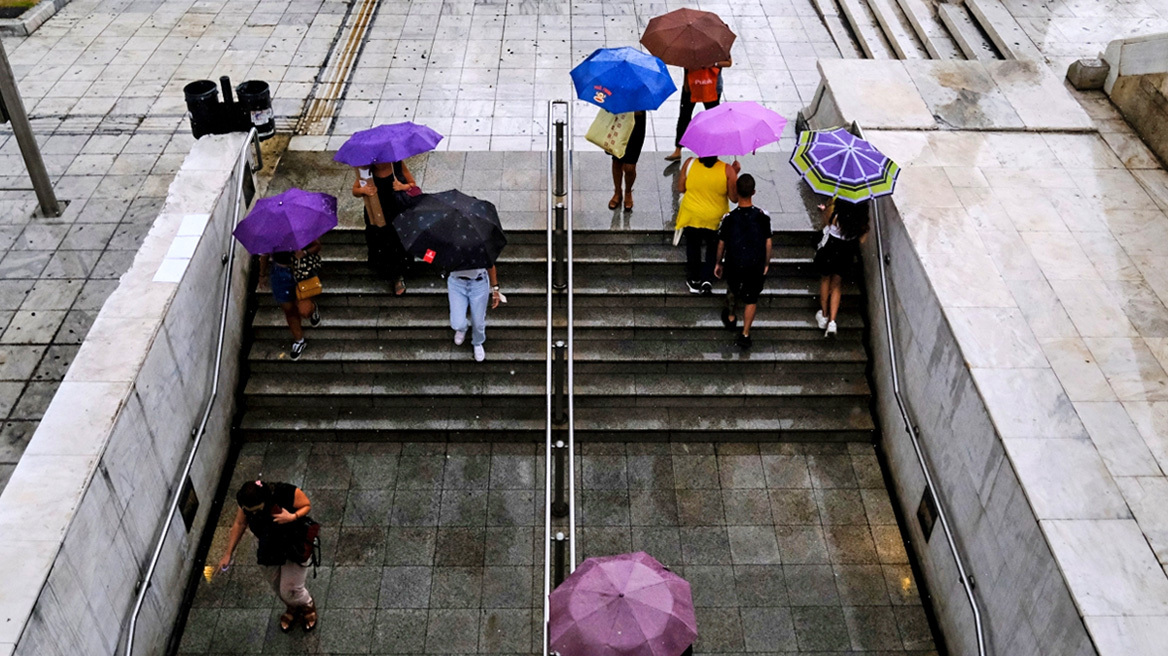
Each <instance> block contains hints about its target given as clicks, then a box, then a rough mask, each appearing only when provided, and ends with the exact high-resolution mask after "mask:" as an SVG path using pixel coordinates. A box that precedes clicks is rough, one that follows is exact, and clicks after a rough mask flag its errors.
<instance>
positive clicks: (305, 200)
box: [232, 187, 337, 255]
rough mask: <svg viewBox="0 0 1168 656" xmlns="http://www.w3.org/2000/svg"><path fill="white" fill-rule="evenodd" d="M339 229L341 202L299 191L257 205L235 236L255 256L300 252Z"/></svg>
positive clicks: (257, 202) (286, 192)
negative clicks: (338, 217)
mask: <svg viewBox="0 0 1168 656" xmlns="http://www.w3.org/2000/svg"><path fill="white" fill-rule="evenodd" d="M335 227H337V199H336V198H335V197H333V196H330V195H329V194H321V193H314V192H309V191H304V190H302V189H297V188H295V187H293V188H291V189H289V190H288V191H285V192H284V193H282V194H279V195H276V196H272V197H271V198H263V199H260V200H258V201H256V204H255V207H253V208H252V210H251V212H250V213H249V214H248V215H247V218H246V219H244V220H242V221H240V222H239V225H237V226H235V231H234V232H232V234H233V235H235V238H236V239H238V240H239V243H241V244H243V247H244V248H246V249H247V251H248V252H249V253H251V254H252V255H266V254H268V253H278V252H281V251H298V250H300V249H302V248H304V247H305V246H308V245H309V244H311V243H312V242H313V241H315V240H317V239H319V238H320V236H321V235H323V234H324V233H326V232H328V231H329V230H332V229H333V228H335Z"/></svg>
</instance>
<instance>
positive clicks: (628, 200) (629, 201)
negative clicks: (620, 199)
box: [625, 191, 633, 212]
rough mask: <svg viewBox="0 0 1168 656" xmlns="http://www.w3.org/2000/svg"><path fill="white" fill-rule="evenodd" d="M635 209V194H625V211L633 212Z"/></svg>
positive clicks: (629, 192)
mask: <svg viewBox="0 0 1168 656" xmlns="http://www.w3.org/2000/svg"><path fill="white" fill-rule="evenodd" d="M632 209H633V192H631V191H628V192H625V211H626V212H631V211H632Z"/></svg>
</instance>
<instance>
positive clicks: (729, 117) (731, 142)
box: [681, 102, 787, 157]
mask: <svg viewBox="0 0 1168 656" xmlns="http://www.w3.org/2000/svg"><path fill="white" fill-rule="evenodd" d="M786 126H787V119H785V118H783V117H782V116H779V115H778V113H776V112H774V111H772V110H769V109H767V108H766V107H763V106H762V105H759V104H758V103H754V102H727V103H722V104H721V105H718V106H717V107H715V108H713V109H708V110H706V111H704V112H701V113H699V114H698V115H697V116H696V117H694V120H693V121H692V122H691V123H690V124H689V128H688V129H687V130H686V131H685V134H684V135H683V136H682V137H681V145H683V146H685V147H686V148H689V149H690V150H692V151H694V153H696V154H697V156H698V157H711V156H714V155H735V156H737V155H746V154H749V153H753V152H754V151H756V150H758V149H759V148H761V147H763V146H765V145H767V144H771V143H774V142H776V141H778V140H779V137H780V136H782V134H783V128H784V127H786Z"/></svg>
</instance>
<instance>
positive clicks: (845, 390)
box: [244, 372, 870, 407]
mask: <svg viewBox="0 0 1168 656" xmlns="http://www.w3.org/2000/svg"><path fill="white" fill-rule="evenodd" d="M545 380H546V377H545V375H544V373H543V372H538V373H536V372H523V373H515V374H512V373H509V372H486V373H473V372H465V373H450V372H448V373H406V374H375V373H364V374H337V373H331V374H320V375H316V376H282V375H279V374H274V373H260V374H255V375H253V376H252V377H251V378H250V379H249V380H248V382H247V385H246V387H245V389H244V394H245V395H246V396H247V399H248V401H247V403H248V407H258V406H261V405H266V406H270V405H286V404H296V403H299V401H296V399H302V398H306V397H309V398H311V399H312V402H313V404H314V405H317V404H319V403H321V402H324V401H326V400H327V401H329V402H333V403H335V404H339V405H338V407H342V406H343V407H364V406H370V407H373V406H383V405H384V406H414V405H418V404H419V403H433V404H434V405H443V404H441V403H438V402H437V401H438V400H439V399H448V400H449V401H450V403H451V404H452V405H468V406H490V405H496V404H499V403H504V404H506V403H511V402H512V401H513V400H514V399H516V398H524V397H540V398H543V397H544V395H545V393H546V391H545V390H546V385H545ZM869 392H870V390H869V388H868V381H867V380H866V379H865V378H864V376H863V375H858V376H857V375H851V376H847V375H838V374H837V375H830V376H819V375H815V374H810V373H794V374H781V375H780V374H776V375H771V376H765V377H757V378H756V377H754V376H748V375H745V374H743V373H741V372H726V373H714V374H708V375H706V376H701V377H695V378H694V379H693V380H683V379H679V378H678V377H677V376H675V375H670V374H639V373H629V374H580V375H577V376H576V380H575V395H576V401H577V404H581V403H583V404H585V405H586V406H589V405H590V406H592V407H624V406H642V407H653V406H657V405H662V406H683V407H684V406H689V405H693V404H694V403H695V402H697V399H702V401H701V402H702V403H715V402H716V403H718V404H720V405H723V406H727V407H733V406H747V405H759V404H766V405H772V404H778V405H806V404H808V403H820V402H822V401H823V400H824V399H829V398H832V399H843V400H846V401H849V402H852V403H854V402H855V401H856V398H857V397H861V398H862V399H866V397H867V395H868V394H869ZM419 399H422V400H421V401H419ZM865 402H866V401H865Z"/></svg>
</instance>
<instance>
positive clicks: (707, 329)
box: [252, 301, 864, 340]
mask: <svg viewBox="0 0 1168 656" xmlns="http://www.w3.org/2000/svg"><path fill="white" fill-rule="evenodd" d="M323 305H324V302H323V301H322V306H323ZM719 311H720V307H719V306H717V305H715V304H713V303H710V304H708V305H707V306H706V307H697V306H695V307H655V308H654V307H649V308H641V309H638V308H630V307H620V308H606V307H587V306H586V307H581V308H577V309H576V312H575V314H574V318H573V325H574V326H575V328H576V330H577V331H584V332H579V333H578V334H579V335H581V336H584V337H586V338H591V339H638V338H642V339H670V338H671V337H672V335H674V334H677V335H682V334H684V335H686V336H687V337H688V338H690V339H696V338H704V339H713V340H718V339H721V338H722V337H724V336H725V335H726V334H727V331H726V328H725V327H724V326H723V325H722V321H721V318H720V316H719ZM322 312H323V320H322V322H321V325H320V326H319V327H317V328H309V329H307V330H308V335H309V337H310V338H311V339H313V340H316V339H338V340H341V339H395V340H403V339H410V340H429V339H447V338H448V337H449V322H450V317H449V312H448V311H447V309H446V307H445V306H441V307H416V306H415V307H400V306H391V307H375V306H357V307H336V308H331V307H325V308H324V309H322ZM566 323H567V322H566V320H564V319H563V318H559V317H557V320H556V321H555V323H554V324H553V326H554V327H555V328H557V329H560V328H565V327H566ZM837 323H838V325H839V329H840V331H841V337H844V336H850V337H855V338H858V337H859V335H860V331H862V330H863V327H864V326H863V319H862V317H861V316H860V315H858V314H855V313H848V314H845V315H841V316H840V317H839V321H838V322H837ZM739 324H740V325H741V321H740V322H739ZM252 325H253V329H254V334H255V336H256V337H257V338H258V339H273V340H279V339H282V338H283V337H285V335H286V334H287V330H288V328H287V325H286V323H285V321H284V313H283V312H281V311H280V310H279V308H276V307H272V306H271V305H264V306H261V307H260V308H259V310H258V311H257V312H256V317H255V320H254V322H253V324H252ZM546 325H547V312H546V310H545V309H544V308H542V307H539V306H536V305H529V306H517V307H509V308H506V309H505V311H501V312H494V313H492V315H491V317H490V334H491V337H492V338H493V339H519V338H520V337H518V335H520V334H522V333H524V332H530V331H536V332H538V333H539V334H538V336H528V337H527V339H542V338H543V331H544V330H545V329H546ZM754 329H755V331H756V332H758V333H761V332H765V333H766V334H767V335H768V336H770V337H775V338H780V339H821V338H822V332H821V331H820V330H819V328H818V326H816V324H815V317H814V316H813V315H812V314H811V313H810V312H808V311H807V310H805V309H802V308H799V309H796V308H772V309H769V310H768V311H765V312H761V313H759V315H757V316H756V318H755V321H754ZM507 335H517V336H516V337H508V336H507Z"/></svg>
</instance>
